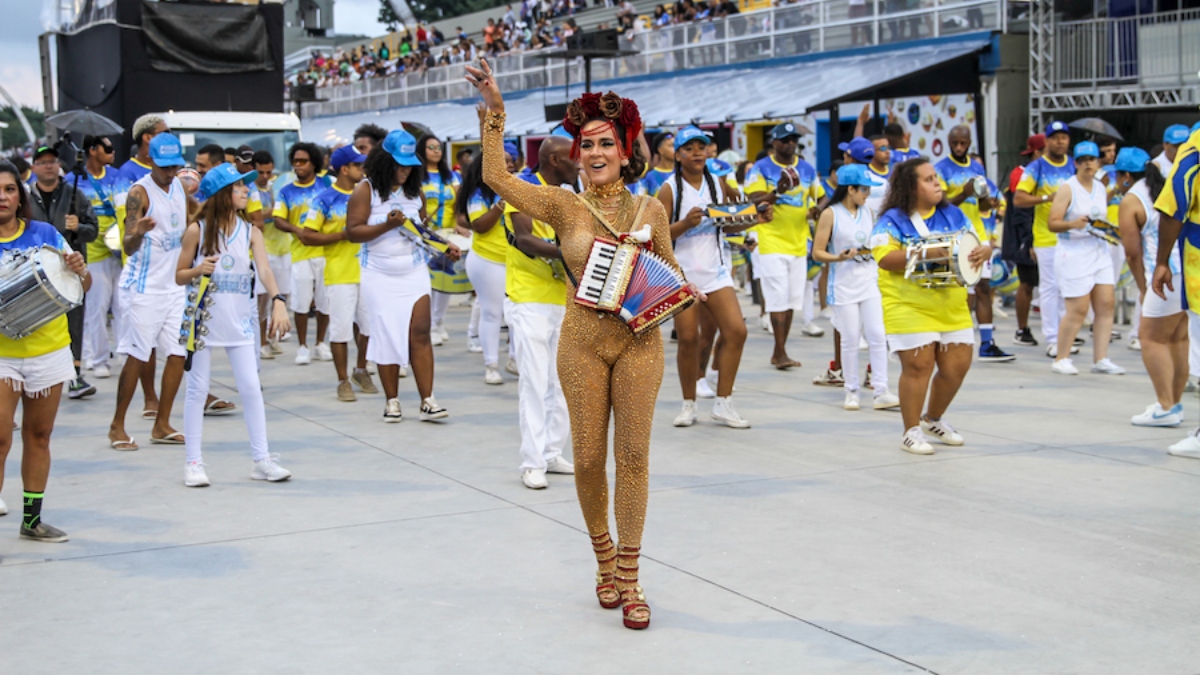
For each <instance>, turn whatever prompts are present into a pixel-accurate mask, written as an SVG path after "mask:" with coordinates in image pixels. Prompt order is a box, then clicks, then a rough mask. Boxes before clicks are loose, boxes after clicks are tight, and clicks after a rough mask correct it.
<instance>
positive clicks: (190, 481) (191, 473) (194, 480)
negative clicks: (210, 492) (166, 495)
mask: <svg viewBox="0 0 1200 675" xmlns="http://www.w3.org/2000/svg"><path fill="white" fill-rule="evenodd" d="M183 484H184V485H186V486H188V487H208V486H209V485H211V483H209V482H208V474H206V473H204V462H201V461H195V462H188V463H187V464H184V465H183Z"/></svg>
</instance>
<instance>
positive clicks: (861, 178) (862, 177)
mask: <svg viewBox="0 0 1200 675" xmlns="http://www.w3.org/2000/svg"><path fill="white" fill-rule="evenodd" d="M837 183H838V186H842V185H846V186H850V185H857V186H859V187H875V186H876V185H883V181H882V180H881V179H879V178H877V177H876V176H875V175H874V174H873V173H872V172H871V170H870V169H868V168H867V167H866V165H865V164H843V165H842V166H839V167H838V170H837Z"/></svg>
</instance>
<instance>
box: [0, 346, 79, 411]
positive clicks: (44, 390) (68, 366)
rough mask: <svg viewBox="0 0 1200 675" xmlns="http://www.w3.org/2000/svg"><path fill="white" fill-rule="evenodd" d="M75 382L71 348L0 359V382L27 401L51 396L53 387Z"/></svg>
mask: <svg viewBox="0 0 1200 675" xmlns="http://www.w3.org/2000/svg"><path fill="white" fill-rule="evenodd" d="M74 379H75V361H74V360H73V359H72V358H71V347H70V345H68V346H66V347H63V348H62V349H56V350H55V351H52V352H50V353H48V354H42V355H41V356H31V357H29V358H27V359H9V358H0V380H4V381H5V382H6V383H8V386H10V387H12V389H13V390H14V391H19V392H23V393H24V395H25V396H28V397H29V398H38V397H39V396H45V395H47V394H49V393H50V390H51V389H53V388H54V387H56V386H58V385H60V384H65V383H67V382H70V381H71V380H74Z"/></svg>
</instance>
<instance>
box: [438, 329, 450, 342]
mask: <svg viewBox="0 0 1200 675" xmlns="http://www.w3.org/2000/svg"><path fill="white" fill-rule="evenodd" d="M438 331H439V332H440V333H441V335H442V342H449V341H450V331H448V330H446V327H445V326H439V327H438Z"/></svg>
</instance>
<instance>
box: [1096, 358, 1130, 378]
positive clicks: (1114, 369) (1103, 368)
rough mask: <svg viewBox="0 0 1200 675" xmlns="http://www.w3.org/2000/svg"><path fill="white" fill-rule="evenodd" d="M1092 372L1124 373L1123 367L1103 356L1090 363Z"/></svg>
mask: <svg viewBox="0 0 1200 675" xmlns="http://www.w3.org/2000/svg"><path fill="white" fill-rule="evenodd" d="M1092 372H1093V373H1100V374H1101V375H1124V374H1125V369H1124V368H1122V367H1121V366H1118V365H1117V364H1115V363H1113V362H1112V360H1111V359H1108V358H1103V359H1100V360H1099V361H1097V362H1095V363H1093V364H1092Z"/></svg>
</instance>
